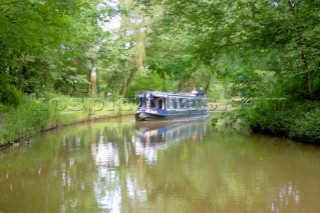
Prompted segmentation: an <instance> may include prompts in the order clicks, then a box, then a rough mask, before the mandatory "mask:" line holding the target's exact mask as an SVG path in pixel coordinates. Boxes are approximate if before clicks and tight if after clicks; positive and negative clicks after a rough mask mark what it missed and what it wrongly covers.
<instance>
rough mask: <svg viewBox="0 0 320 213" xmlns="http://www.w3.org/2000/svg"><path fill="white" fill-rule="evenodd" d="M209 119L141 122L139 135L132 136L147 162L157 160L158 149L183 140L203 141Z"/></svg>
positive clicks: (138, 152) (137, 151) (137, 152)
mask: <svg viewBox="0 0 320 213" xmlns="http://www.w3.org/2000/svg"><path fill="white" fill-rule="evenodd" d="M207 122H208V119H201V120H194V121H193V122H139V123H136V130H137V137H133V138H132V142H133V144H134V146H135V151H136V154H137V155H143V156H144V157H145V159H146V161H147V163H149V164H152V163H155V162H156V161H157V151H158V150H163V149H167V148H168V147H169V146H174V145H177V144H179V143H180V142H182V141H185V140H187V139H191V140H192V141H201V140H203V137H204V135H205V133H206V126H207Z"/></svg>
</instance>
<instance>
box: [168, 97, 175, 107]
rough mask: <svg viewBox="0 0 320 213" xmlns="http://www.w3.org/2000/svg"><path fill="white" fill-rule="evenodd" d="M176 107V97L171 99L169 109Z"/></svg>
mask: <svg viewBox="0 0 320 213" xmlns="http://www.w3.org/2000/svg"><path fill="white" fill-rule="evenodd" d="M174 107H175V104H174V99H169V109H173V108H174Z"/></svg>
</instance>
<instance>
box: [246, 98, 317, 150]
mask: <svg viewBox="0 0 320 213" xmlns="http://www.w3.org/2000/svg"><path fill="white" fill-rule="evenodd" d="M241 117H244V118H245V119H246V121H247V123H248V125H249V126H250V128H251V129H252V130H253V131H254V132H262V133H267V134H272V135H278V136H285V137H288V138H290V139H293V140H296V141H300V142H305V143H313V144H317V145H320V119H319V118H320V103H319V102H289V101H280V102H279V101H270V100H266V101H259V102H257V103H256V105H254V106H246V107H245V110H243V111H242V112H241Z"/></svg>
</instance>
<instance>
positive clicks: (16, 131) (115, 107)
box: [0, 95, 136, 146]
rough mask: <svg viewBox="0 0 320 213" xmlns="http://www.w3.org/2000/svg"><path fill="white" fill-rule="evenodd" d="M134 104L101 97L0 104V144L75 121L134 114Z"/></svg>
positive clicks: (50, 98) (58, 98)
mask: <svg viewBox="0 0 320 213" xmlns="http://www.w3.org/2000/svg"><path fill="white" fill-rule="evenodd" d="M135 107H136V106H135V105H134V104H130V103H124V102H123V101H120V100H105V99H102V98H71V97H67V96H53V95H51V96H50V97H49V96H48V97H46V98H41V99H35V98H30V97H26V98H24V101H23V102H22V103H21V104H19V105H18V106H16V107H12V106H4V105H0V146H4V145H7V144H10V143H13V142H15V141H19V140H25V139H26V138H27V137H30V136H32V135H34V134H36V133H39V132H42V131H46V130H50V129H53V128H56V127H59V126H64V125H70V124H74V123H79V122H84V121H90V120H96V119H102V118H112V117H119V116H123V115H129V114H132V113H133V111H134V109H135Z"/></svg>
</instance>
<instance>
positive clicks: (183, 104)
mask: <svg viewBox="0 0 320 213" xmlns="http://www.w3.org/2000/svg"><path fill="white" fill-rule="evenodd" d="M181 100H182V104H181V108H187V99H181Z"/></svg>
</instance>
